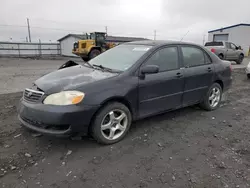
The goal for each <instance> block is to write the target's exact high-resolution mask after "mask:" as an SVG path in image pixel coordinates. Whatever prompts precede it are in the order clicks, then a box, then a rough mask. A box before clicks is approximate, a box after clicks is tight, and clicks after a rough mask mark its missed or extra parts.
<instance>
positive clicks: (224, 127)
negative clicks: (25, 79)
mask: <svg viewBox="0 0 250 188" xmlns="http://www.w3.org/2000/svg"><path fill="white" fill-rule="evenodd" d="M233 76H234V82H233V87H232V89H230V91H229V92H228V93H227V95H226V96H227V97H226V99H225V100H224V102H223V103H222V105H221V107H220V108H219V109H217V110H216V111H213V112H206V111H203V110H201V109H199V108H198V107H196V106H194V107H189V108H185V109H181V110H177V111H174V112H170V113H166V114H163V115H160V116H156V117H152V118H147V119H145V120H141V121H138V122H135V123H133V125H132V127H131V130H130V132H129V133H128V135H127V136H126V138H125V139H124V140H122V141H121V142H119V143H117V144H114V145H112V146H101V145H98V144H97V143H96V142H95V141H93V140H92V139H91V138H84V139H83V140H71V139H62V138H61V139H59V138H53V137H47V136H41V135H38V134H34V133H32V132H29V131H27V130H26V129H24V128H22V127H20V123H19V122H18V120H17V118H16V116H17V114H16V104H17V103H18V100H19V99H20V97H21V93H12V94H2V95H0V106H1V107H2V108H1V109H0V187H9V188H13V187H18V188H22V187H31V188H33V187H46V188H47V187H52V188H56V187H60V188H64V187H65V188H66V187H67V188H68V187H70V188H75V187H77V188H78V187H86V188H92V187H93V188H96V187H113V188H120V187H121V188H133V187H138V188H144V187H150V188H151V187H152V188H158V187H164V188H165V187H167V188H168V187H180V188H183V187H194V188H201V187H207V188H210V187H211V188H212V187H216V188H218V187H229V188H230V187H240V188H244V187H249V185H250V137H249V134H250V127H249V124H250V116H249V115H248V114H249V110H250V96H249V93H250V86H249V84H250V81H249V80H247V79H246V75H245V74H244V70H242V69H237V70H234V73H233Z"/></svg>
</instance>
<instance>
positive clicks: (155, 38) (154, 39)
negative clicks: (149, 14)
mask: <svg viewBox="0 0 250 188" xmlns="http://www.w3.org/2000/svg"><path fill="white" fill-rule="evenodd" d="M154 40H156V30H154Z"/></svg>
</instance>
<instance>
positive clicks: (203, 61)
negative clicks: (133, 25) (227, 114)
mask: <svg viewBox="0 0 250 188" xmlns="http://www.w3.org/2000/svg"><path fill="white" fill-rule="evenodd" d="M231 81H232V76H231V64H230V63H229V62H223V61H222V60H220V59H219V58H218V57H217V56H216V55H214V54H213V53H211V52H210V51H209V50H207V49H206V48H203V47H201V46H198V45H195V44H190V43H183V42H171V41H143V42H130V43H126V44H121V45H119V46H117V47H114V48H112V49H110V50H108V51H106V52H104V53H102V54H100V55H99V56H97V57H95V58H94V59H92V60H90V61H89V62H85V63H83V64H82V65H75V66H71V67H67V66H64V67H63V68H62V69H60V70H57V71H54V72H52V73H49V74H47V75H45V76H43V77H41V78H40V79H38V80H37V81H35V87H34V88H31V89H30V88H29V89H25V91H24V94H23V98H22V99H21V100H20V106H19V109H18V116H19V119H20V121H21V123H22V124H23V126H24V127H27V128H29V129H32V130H34V131H37V132H40V133H43V134H48V135H57V136H64V135H66V136H70V135H75V134H78V133H91V134H92V135H93V137H94V138H95V139H96V140H97V141H98V142H99V143H103V144H113V143H115V142H118V141H120V140H121V139H122V138H123V137H124V136H125V135H126V133H127V132H128V130H129V128H130V125H131V122H132V121H133V120H138V119H141V118H145V117H148V116H152V115H156V114H160V113H163V112H166V111H171V110H174V109H178V108H182V107H186V106H189V105H194V104H200V106H201V107H202V108H204V109H206V110H215V109H216V108H218V107H219V105H220V102H221V96H222V93H223V92H224V91H226V90H227V89H228V88H229V87H230V85H231Z"/></svg>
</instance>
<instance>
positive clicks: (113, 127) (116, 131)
mask: <svg viewBox="0 0 250 188" xmlns="http://www.w3.org/2000/svg"><path fill="white" fill-rule="evenodd" d="M127 126H128V116H127V115H126V113H125V112H124V111H122V110H118V109H117V110H112V111H110V112H109V113H108V114H106V115H105V116H104V118H103V120H102V123H101V133H102V135H103V136H104V137H105V138H106V139H108V140H116V139H118V138H119V137H121V136H122V135H123V133H124V132H125V131H126V129H127Z"/></svg>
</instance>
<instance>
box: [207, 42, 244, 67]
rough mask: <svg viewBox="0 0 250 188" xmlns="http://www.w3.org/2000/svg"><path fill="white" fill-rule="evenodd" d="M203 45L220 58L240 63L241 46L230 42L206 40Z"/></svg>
mask: <svg viewBox="0 0 250 188" xmlns="http://www.w3.org/2000/svg"><path fill="white" fill-rule="evenodd" d="M205 46H206V47H207V48H208V49H209V50H211V52H213V53H215V54H216V55H217V56H218V57H219V58H220V59H224V60H229V61H235V62H236V63H237V64H241V63H242V61H243V59H244V52H243V51H242V49H241V47H239V46H236V45H235V44H233V43H232V42H217V41H214V42H207V43H206V44H205Z"/></svg>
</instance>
